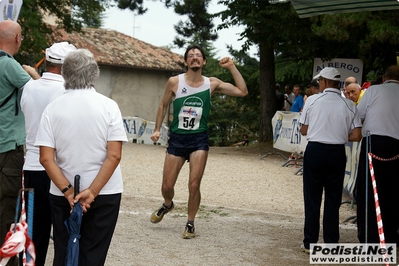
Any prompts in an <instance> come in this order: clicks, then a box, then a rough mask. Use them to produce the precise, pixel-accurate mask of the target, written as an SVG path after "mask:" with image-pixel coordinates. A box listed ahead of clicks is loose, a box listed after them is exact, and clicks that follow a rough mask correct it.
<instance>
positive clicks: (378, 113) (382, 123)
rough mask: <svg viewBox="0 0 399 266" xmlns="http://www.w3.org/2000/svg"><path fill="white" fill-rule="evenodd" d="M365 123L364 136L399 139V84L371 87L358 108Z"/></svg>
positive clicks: (389, 83)
mask: <svg viewBox="0 0 399 266" xmlns="http://www.w3.org/2000/svg"><path fill="white" fill-rule="evenodd" d="M357 108H358V110H359V115H360V118H361V119H364V121H363V128H362V135H363V137H366V136H367V133H368V132H370V135H380V136H388V137H392V138H395V139H399V84H398V83H396V82H390V81H387V82H386V83H384V84H380V85H374V86H371V87H369V88H368V89H367V90H366V92H365V93H364V95H363V97H362V100H361V101H360V102H359V104H358V106H357Z"/></svg>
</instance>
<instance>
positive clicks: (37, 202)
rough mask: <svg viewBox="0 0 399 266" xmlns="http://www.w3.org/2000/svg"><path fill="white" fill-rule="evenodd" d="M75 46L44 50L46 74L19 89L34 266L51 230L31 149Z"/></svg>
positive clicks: (35, 151) (41, 259)
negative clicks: (31, 207)
mask: <svg viewBox="0 0 399 266" xmlns="http://www.w3.org/2000/svg"><path fill="white" fill-rule="evenodd" d="M75 50H76V47H75V46H73V45H72V44H69V43H68V42H60V43H54V44H53V45H52V46H51V47H49V48H47V49H46V63H45V64H46V72H44V73H43V75H42V77H41V78H40V79H37V80H31V81H29V82H28V83H27V84H26V85H25V87H24V90H23V93H22V98H21V109H22V111H23V112H24V115H25V127H26V160H25V163H24V166H23V170H24V178H25V187H26V188H34V190H35V193H34V195H35V196H34V214H33V224H34V226H33V236H32V240H33V242H34V243H35V248H36V261H35V262H36V266H40V265H44V264H45V262H46V255H47V248H48V244H49V239H50V230H51V209H50V202H49V190H50V178H49V177H48V175H47V173H46V171H45V170H44V168H43V166H42V165H41V164H40V162H39V147H35V146H34V143H35V140H36V134H37V131H38V128H39V124H40V119H41V117H42V113H43V110H44V109H45V108H46V106H47V105H48V104H49V103H50V102H51V101H53V100H54V99H55V98H57V97H58V96H60V95H62V94H63V93H64V92H65V88H64V78H63V77H62V76H61V68H62V64H63V63H64V58H65V57H66V56H67V55H68V53H69V52H71V51H75Z"/></svg>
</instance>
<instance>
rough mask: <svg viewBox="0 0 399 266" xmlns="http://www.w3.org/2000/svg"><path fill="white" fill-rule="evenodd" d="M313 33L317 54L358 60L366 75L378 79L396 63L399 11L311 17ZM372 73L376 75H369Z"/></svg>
mask: <svg viewBox="0 0 399 266" xmlns="http://www.w3.org/2000/svg"><path fill="white" fill-rule="evenodd" d="M312 22H313V24H312V30H313V32H314V34H315V35H316V36H317V37H318V39H319V41H320V45H319V47H320V48H319V49H318V51H317V53H316V54H318V55H319V57H322V58H325V59H330V58H333V57H341V58H359V59H361V60H362V61H363V64H364V71H363V73H364V77H363V79H364V80H368V81H371V80H370V79H369V78H368V77H367V76H368V75H370V76H373V77H376V76H381V75H382V74H383V73H384V72H385V69H386V68H387V67H388V66H390V65H394V64H396V52H398V51H399V10H386V11H374V12H358V13H345V14H334V15H325V16H320V17H315V18H312ZM372 73H375V75H374V74H372Z"/></svg>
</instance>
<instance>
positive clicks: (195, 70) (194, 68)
mask: <svg viewBox="0 0 399 266" xmlns="http://www.w3.org/2000/svg"><path fill="white" fill-rule="evenodd" d="M191 70H192V71H194V72H197V71H198V70H200V67H192V68H191Z"/></svg>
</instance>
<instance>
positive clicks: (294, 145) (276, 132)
mask: <svg viewBox="0 0 399 266" xmlns="http://www.w3.org/2000/svg"><path fill="white" fill-rule="evenodd" d="M300 117H301V115H300V113H297V112H287V111H277V112H276V113H275V114H274V116H273V119H272V125H273V147H274V148H276V149H279V150H282V151H287V152H297V153H301V152H304V151H305V148H306V144H307V143H308V142H307V140H306V138H305V137H304V136H302V134H301V132H300V129H301V127H300V124H299V119H300Z"/></svg>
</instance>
